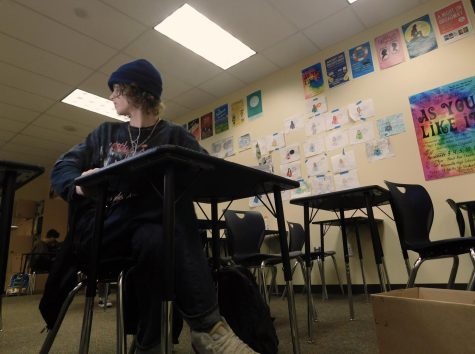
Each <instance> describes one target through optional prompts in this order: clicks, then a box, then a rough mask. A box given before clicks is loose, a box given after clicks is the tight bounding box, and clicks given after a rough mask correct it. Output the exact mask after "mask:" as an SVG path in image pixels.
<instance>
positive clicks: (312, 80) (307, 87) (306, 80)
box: [302, 63, 324, 99]
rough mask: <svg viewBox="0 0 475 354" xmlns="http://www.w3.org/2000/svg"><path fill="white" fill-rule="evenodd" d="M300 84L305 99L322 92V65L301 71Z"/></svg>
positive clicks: (318, 64) (315, 65)
mask: <svg viewBox="0 0 475 354" xmlns="http://www.w3.org/2000/svg"><path fill="white" fill-rule="evenodd" d="M302 83H303V90H304V96H305V99H308V98H310V97H313V96H316V95H319V94H321V93H322V92H323V89H324V88H323V74H322V64H320V63H317V64H314V65H312V66H309V67H308V68H306V69H303V70H302Z"/></svg>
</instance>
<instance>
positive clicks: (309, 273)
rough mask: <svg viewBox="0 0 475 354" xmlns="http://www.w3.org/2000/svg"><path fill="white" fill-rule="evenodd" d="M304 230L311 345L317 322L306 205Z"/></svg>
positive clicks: (308, 218) (308, 325) (308, 215)
mask: <svg viewBox="0 0 475 354" xmlns="http://www.w3.org/2000/svg"><path fill="white" fill-rule="evenodd" d="M304 230H305V265H306V277H307V279H306V280H307V281H306V284H307V333H308V338H307V342H308V343H313V335H312V334H313V330H314V327H313V323H314V321H316V320H317V313H316V310H315V306H314V303H313V295H312V261H311V259H310V208H309V206H308V204H306V205H305V206H304Z"/></svg>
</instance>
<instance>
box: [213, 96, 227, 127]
mask: <svg viewBox="0 0 475 354" xmlns="http://www.w3.org/2000/svg"><path fill="white" fill-rule="evenodd" d="M228 116H229V114H228V104H227V103H226V104H223V105H222V106H219V107H218V108H215V110H214V132H215V134H219V133H222V132H224V131H226V130H228V129H229V120H228Z"/></svg>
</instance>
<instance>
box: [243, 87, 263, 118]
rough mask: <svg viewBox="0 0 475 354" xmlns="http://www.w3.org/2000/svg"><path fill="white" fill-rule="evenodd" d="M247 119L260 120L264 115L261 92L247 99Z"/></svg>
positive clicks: (254, 93) (252, 94)
mask: <svg viewBox="0 0 475 354" xmlns="http://www.w3.org/2000/svg"><path fill="white" fill-rule="evenodd" d="M246 101H247V117H248V118H249V119H255V118H258V117H259V116H260V115H261V114H262V94H261V90H259V91H256V92H253V93H251V94H250V95H248V96H247V98H246Z"/></svg>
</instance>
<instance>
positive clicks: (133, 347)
mask: <svg viewBox="0 0 475 354" xmlns="http://www.w3.org/2000/svg"><path fill="white" fill-rule="evenodd" d="M136 348H137V336H134V337H133V339H132V343H130V348H129V351H128V353H127V354H135V350H136Z"/></svg>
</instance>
